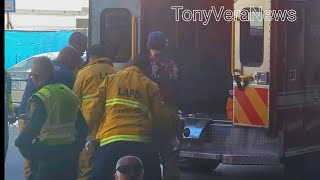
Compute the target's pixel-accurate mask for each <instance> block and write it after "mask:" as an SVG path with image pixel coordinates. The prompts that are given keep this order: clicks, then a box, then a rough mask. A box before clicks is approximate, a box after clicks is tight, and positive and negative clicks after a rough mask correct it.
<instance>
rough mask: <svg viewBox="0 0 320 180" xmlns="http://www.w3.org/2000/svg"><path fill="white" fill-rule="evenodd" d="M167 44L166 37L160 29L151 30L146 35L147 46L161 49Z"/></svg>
mask: <svg viewBox="0 0 320 180" xmlns="http://www.w3.org/2000/svg"><path fill="white" fill-rule="evenodd" d="M167 45H168V39H167V37H166V36H165V35H164V34H163V33H162V32H160V31H154V32H151V33H150V34H149V36H148V44H147V46H148V48H149V49H153V50H161V49H163V48H165V47H167Z"/></svg>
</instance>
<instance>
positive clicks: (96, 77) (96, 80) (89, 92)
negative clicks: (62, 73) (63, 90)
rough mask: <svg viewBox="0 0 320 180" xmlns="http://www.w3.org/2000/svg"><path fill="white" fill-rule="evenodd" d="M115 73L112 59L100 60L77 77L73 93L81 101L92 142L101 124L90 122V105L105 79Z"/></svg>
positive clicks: (83, 69) (87, 66) (86, 67)
mask: <svg viewBox="0 0 320 180" xmlns="http://www.w3.org/2000/svg"><path fill="white" fill-rule="evenodd" d="M114 73H116V70H115V69H114V68H113V65H112V61H111V59H108V58H99V59H97V60H96V61H94V62H91V63H89V64H87V65H86V66H85V67H83V68H82V69H81V70H80V71H79V72H78V75H77V77H76V80H75V84H74V87H73V92H74V93H75V94H76V95H77V96H78V97H79V99H80V101H81V111H82V114H83V117H84V118H85V119H86V121H87V124H88V127H89V136H90V139H91V140H95V136H96V134H97V130H98V128H99V123H98V122H97V121H90V120H88V114H89V108H88V104H89V103H90V101H91V99H92V96H93V95H94V94H95V93H96V92H97V88H98V87H99V85H100V84H101V83H102V82H103V80H104V79H105V77H106V76H107V75H110V74H114Z"/></svg>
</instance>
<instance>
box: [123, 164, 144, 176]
mask: <svg viewBox="0 0 320 180" xmlns="http://www.w3.org/2000/svg"><path fill="white" fill-rule="evenodd" d="M142 170H143V169H142V168H141V167H139V166H120V167H118V168H117V171H119V172H120V173H121V174H125V175H129V174H130V175H134V176H138V175H139V174H140V173H141V172H142Z"/></svg>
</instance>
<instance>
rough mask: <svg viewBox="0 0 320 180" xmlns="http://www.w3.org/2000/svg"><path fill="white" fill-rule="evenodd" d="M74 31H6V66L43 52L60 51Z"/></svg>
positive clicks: (8, 66)
mask: <svg viewBox="0 0 320 180" xmlns="http://www.w3.org/2000/svg"><path fill="white" fill-rule="evenodd" d="M73 32H74V31H12V30H10V31H5V35H4V36H5V45H4V46H5V68H6V69H8V68H10V67H11V66H13V65H15V64H17V63H18V62H20V61H22V60H24V59H26V58H28V57H30V56H33V55H36V54H41V53H46V52H59V51H60V50H61V49H62V48H63V47H64V46H66V45H67V44H68V39H69V37H70V35H71V34H72V33H73Z"/></svg>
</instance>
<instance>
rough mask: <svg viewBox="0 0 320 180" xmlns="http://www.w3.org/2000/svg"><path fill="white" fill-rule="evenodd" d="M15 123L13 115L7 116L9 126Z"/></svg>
mask: <svg viewBox="0 0 320 180" xmlns="http://www.w3.org/2000/svg"><path fill="white" fill-rule="evenodd" d="M16 121H17V119H16V116H15V115H8V122H9V124H14V123H15V122H16Z"/></svg>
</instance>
